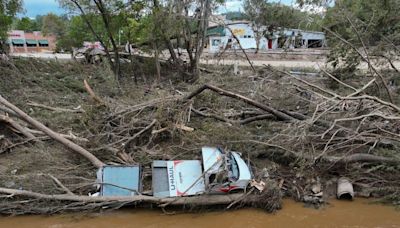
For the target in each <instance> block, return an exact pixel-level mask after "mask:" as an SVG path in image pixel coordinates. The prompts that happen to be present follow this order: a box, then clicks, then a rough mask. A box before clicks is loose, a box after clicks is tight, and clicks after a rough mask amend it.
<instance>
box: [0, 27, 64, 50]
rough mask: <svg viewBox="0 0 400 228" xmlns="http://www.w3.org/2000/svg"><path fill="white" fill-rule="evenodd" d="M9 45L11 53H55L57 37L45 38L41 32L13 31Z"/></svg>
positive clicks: (9, 33) (10, 34) (9, 35)
mask: <svg viewBox="0 0 400 228" xmlns="http://www.w3.org/2000/svg"><path fill="white" fill-rule="evenodd" d="M7 43H8V44H9V46H10V53H37V52H54V51H55V49H56V37H55V36H53V35H46V36H45V35H43V34H42V33H41V32H39V31H35V32H24V31H22V30H12V31H10V32H8V39H7Z"/></svg>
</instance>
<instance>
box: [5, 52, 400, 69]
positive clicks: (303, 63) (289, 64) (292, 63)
mask: <svg viewBox="0 0 400 228" xmlns="http://www.w3.org/2000/svg"><path fill="white" fill-rule="evenodd" d="M13 56H20V57H29V58H43V59H58V60H70V59H72V57H71V54H61V53H56V54H52V53H15V54H13ZM146 56H148V55H146ZM251 62H252V64H253V65H254V66H263V65H271V66H273V67H285V68H314V69H320V67H326V66H325V60H324V59H317V60H260V59H257V60H251ZM201 63H202V64H212V65H216V64H218V65H233V64H238V65H239V66H250V64H249V63H248V61H246V60H245V59H242V58H241V59H239V60H234V59H220V60H219V59H215V58H206V59H202V60H201ZM394 66H395V67H396V68H397V69H400V61H395V62H394ZM359 68H360V69H364V70H366V69H368V65H367V64H366V63H362V64H361V65H360V67H359ZM378 68H379V69H383V68H390V66H389V65H382V66H379V67H378Z"/></svg>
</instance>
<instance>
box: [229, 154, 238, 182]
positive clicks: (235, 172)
mask: <svg viewBox="0 0 400 228" xmlns="http://www.w3.org/2000/svg"><path fill="white" fill-rule="evenodd" d="M230 157H231V159H230V171H231V172H230V178H231V179H232V180H234V181H237V180H238V179H239V167H238V164H237V162H236V159H235V157H234V156H233V154H232V153H231V154H230Z"/></svg>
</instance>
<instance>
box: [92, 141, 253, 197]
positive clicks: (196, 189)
mask: <svg viewBox="0 0 400 228" xmlns="http://www.w3.org/2000/svg"><path fill="white" fill-rule="evenodd" d="M201 155H202V160H201V161H200V160H174V161H162V160H156V161H153V162H152V169H151V174H152V175H151V179H152V181H151V192H152V193H151V195H153V196H155V197H160V198H163V197H181V196H192V195H201V194H226V193H232V192H238V191H244V190H245V189H246V187H247V186H248V184H249V182H250V181H251V179H252V172H251V169H250V165H249V164H248V163H246V162H245V160H243V159H242V157H241V154H240V153H238V152H234V151H223V150H222V149H220V148H217V147H203V148H202V150H201ZM141 180H142V178H141V168H140V167H139V166H105V167H103V168H101V169H100V170H99V171H98V183H99V186H100V195H102V196H132V195H137V194H139V193H141V194H144V193H143V192H142V186H143V183H141Z"/></svg>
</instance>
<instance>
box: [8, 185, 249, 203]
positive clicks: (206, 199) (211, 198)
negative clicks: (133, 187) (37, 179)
mask: <svg viewBox="0 0 400 228" xmlns="http://www.w3.org/2000/svg"><path fill="white" fill-rule="evenodd" d="M0 193H1V194H7V195H9V196H8V197H14V196H25V197H29V198H35V199H46V200H58V201H74V202H86V203H96V202H130V203H135V202H143V203H151V204H156V205H162V204H166V203H169V205H186V204H191V205H198V206H202V205H219V204H221V205H224V204H230V203H231V202H233V201H235V200H237V199H239V198H240V197H242V196H243V194H229V195H202V196H193V197H180V198H158V197H154V196H146V195H137V196H118V197H117V196H114V197H105V196H97V197H92V196H81V195H71V194H59V195H48V194H43V193H37V192H32V191H27V190H18V189H9V188H0Z"/></svg>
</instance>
